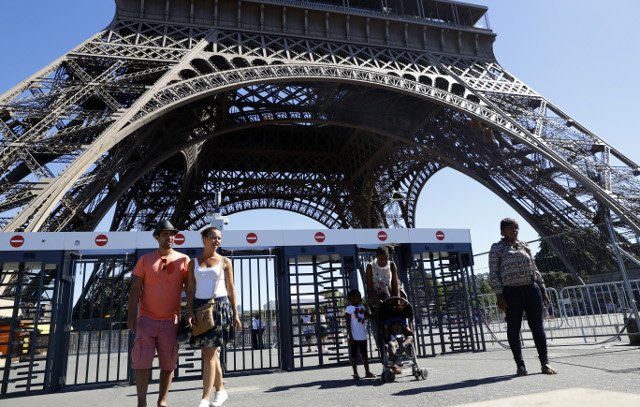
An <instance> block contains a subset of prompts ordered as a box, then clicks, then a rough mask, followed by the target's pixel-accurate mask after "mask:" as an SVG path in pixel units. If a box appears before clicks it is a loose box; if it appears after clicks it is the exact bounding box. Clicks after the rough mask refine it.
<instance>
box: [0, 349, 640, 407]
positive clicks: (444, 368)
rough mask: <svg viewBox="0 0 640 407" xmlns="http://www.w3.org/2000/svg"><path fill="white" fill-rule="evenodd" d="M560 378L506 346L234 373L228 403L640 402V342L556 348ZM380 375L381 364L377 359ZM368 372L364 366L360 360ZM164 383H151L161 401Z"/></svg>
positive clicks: (53, 398) (49, 399)
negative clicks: (391, 376)
mask: <svg viewBox="0 0 640 407" xmlns="http://www.w3.org/2000/svg"><path fill="white" fill-rule="evenodd" d="M550 356H551V361H552V365H553V366H554V367H555V368H556V369H557V370H559V372H560V373H559V374H558V375H555V376H547V375H543V374H541V373H540V372H539V366H538V363H537V359H536V356H535V350H525V358H526V361H527V368H528V369H529V373H530V375H529V376H528V377H516V376H515V375H514V373H515V366H514V363H513V361H512V358H511V352H510V351H508V350H505V349H502V348H500V347H497V346H496V347H493V348H490V349H489V350H488V351H487V352H481V353H475V354H468V353H465V354H454V355H445V356H438V357H435V358H427V359H420V360H419V361H420V364H421V367H426V368H427V369H428V371H429V377H428V379H427V380H426V381H417V380H415V379H414V377H413V376H411V375H407V374H403V375H400V376H398V377H397V378H396V381H395V382H394V383H389V384H384V383H383V382H382V381H381V380H380V379H377V380H359V381H355V380H353V379H352V378H351V368H350V367H349V366H340V367H332V368H324V369H313V370H303V371H296V372H271V373H261V374H251V375H229V376H228V377H227V380H228V382H229V383H228V384H227V391H228V392H229V399H228V401H227V402H226V403H225V404H224V405H225V406H229V407H233V406H260V407H263V406H264V407H268V406H278V407H281V406H296V407H307V406H316V405H317V406H350V407H355V406H389V405H401V406H403V407H404V406H407V407H409V406H425V405H428V406H430V407H436V406H458V405H466V404H471V405H472V406H474V407H488V406H492V407H503V406H518V407H527V406H542V405H544V406H545V407H546V406H563V407H567V406H580V407H590V406H606V405H610V406H611V407H625V406H633V407H638V406H640V385H638V383H640V347H638V346H631V345H628V344H625V343H622V344H612V345H579V346H575V345H574V346H560V347H553V348H550ZM373 368H374V372H376V373H379V370H380V365H379V364H373ZM360 372H361V374H362V367H361V366H360ZM201 385H202V384H201V382H199V381H184V382H177V383H174V384H173V385H172V388H171V392H170V394H169V405H170V406H172V407H184V406H189V407H191V406H193V407H195V406H197V405H198V401H199V400H200V396H201ZM157 389H158V387H157V384H152V385H151V386H150V389H149V390H150V394H149V405H150V406H154V405H155V398H156V397H157ZM135 405H136V392H135V387H133V386H118V387H108V388H104V387H103V388H94V389H84V390H77V389H76V390H74V391H67V392H62V393H56V394H49V395H43V396H31V397H21V398H10V399H6V400H0V406H20V407H26V406H38V407H42V406H46V407H54V406H64V407H75V406H105V407H109V406H114V407H115V406H117V407H124V406H135Z"/></svg>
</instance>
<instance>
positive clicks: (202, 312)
mask: <svg viewBox="0 0 640 407" xmlns="http://www.w3.org/2000/svg"><path fill="white" fill-rule="evenodd" d="M222 273H224V257H223V258H222V266H221V267H220V272H219V273H218V279H217V280H216V286H215V287H214V288H213V297H211V299H210V300H209V302H207V303H206V304H204V305H203V306H201V307H198V309H196V310H195V317H196V324H195V325H194V326H193V328H192V333H193V336H198V335H200V334H203V333H205V332H207V331H209V330H211V329H213V328H215V326H216V318H215V313H216V290H217V289H218V283H219V282H220V276H221V275H222Z"/></svg>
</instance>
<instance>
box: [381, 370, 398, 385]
mask: <svg viewBox="0 0 640 407" xmlns="http://www.w3.org/2000/svg"><path fill="white" fill-rule="evenodd" d="M394 380H396V374H395V373H393V372H392V371H391V370H387V371H385V372H384V373H383V374H382V381H383V382H385V383H391V382H393V381H394Z"/></svg>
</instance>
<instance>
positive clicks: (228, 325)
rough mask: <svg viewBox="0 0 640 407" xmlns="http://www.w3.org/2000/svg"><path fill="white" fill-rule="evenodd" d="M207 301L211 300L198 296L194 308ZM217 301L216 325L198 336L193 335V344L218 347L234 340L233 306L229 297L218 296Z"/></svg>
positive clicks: (203, 346)
mask: <svg viewBox="0 0 640 407" xmlns="http://www.w3.org/2000/svg"><path fill="white" fill-rule="evenodd" d="M207 302H209V300H203V299H200V298H196V299H195V301H194V303H193V308H194V309H197V308H199V307H201V306H203V305H204V304H206V303H207ZM215 303H216V308H215V311H214V318H215V320H216V326H215V327H214V328H212V329H210V330H208V331H207V332H204V333H202V334H200V335H198V336H192V337H191V346H200V347H202V348H216V347H219V346H222V345H224V344H225V343H227V342H232V341H233V337H234V331H235V330H234V328H233V308H232V307H231V303H230V302H229V298H228V297H217V298H216V301H215Z"/></svg>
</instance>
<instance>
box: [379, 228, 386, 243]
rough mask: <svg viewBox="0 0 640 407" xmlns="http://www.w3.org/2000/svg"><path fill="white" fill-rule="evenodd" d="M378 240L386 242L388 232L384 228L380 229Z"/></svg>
mask: <svg viewBox="0 0 640 407" xmlns="http://www.w3.org/2000/svg"><path fill="white" fill-rule="evenodd" d="M378 240H380V241H381V242H384V241H385V240H387V232H385V231H384V230H381V231H379V232H378Z"/></svg>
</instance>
